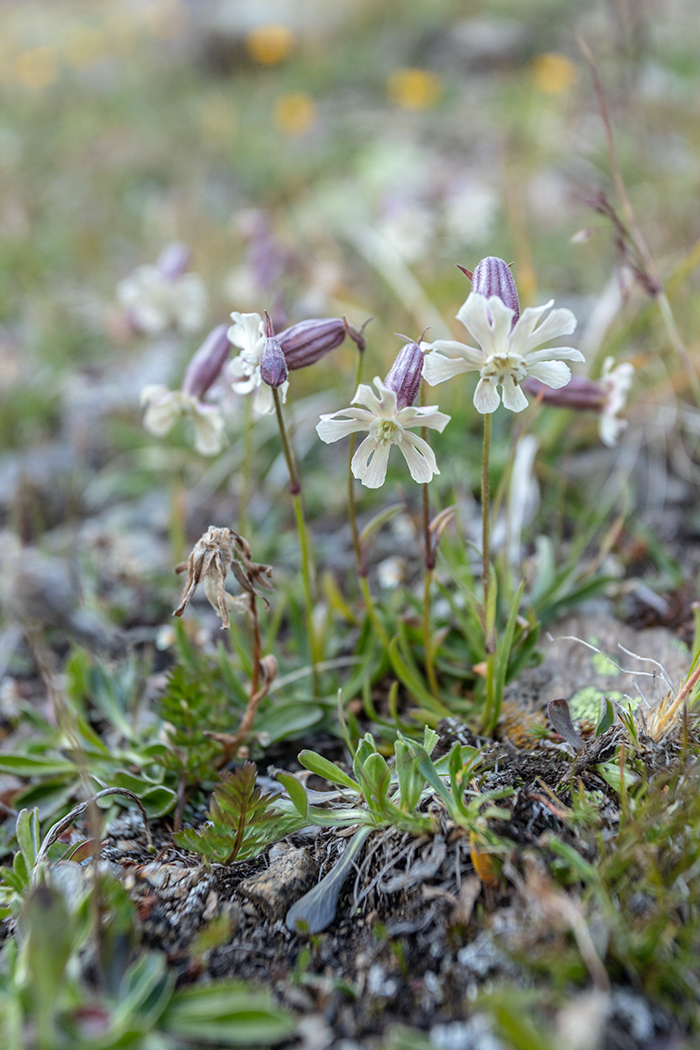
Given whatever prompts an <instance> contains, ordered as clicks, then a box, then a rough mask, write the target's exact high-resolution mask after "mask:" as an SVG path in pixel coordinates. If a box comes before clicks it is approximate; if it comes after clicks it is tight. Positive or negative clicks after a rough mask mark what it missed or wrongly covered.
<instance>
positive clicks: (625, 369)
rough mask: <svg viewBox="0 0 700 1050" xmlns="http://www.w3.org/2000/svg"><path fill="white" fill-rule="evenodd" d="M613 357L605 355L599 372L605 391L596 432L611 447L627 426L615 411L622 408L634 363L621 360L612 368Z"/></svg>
mask: <svg viewBox="0 0 700 1050" xmlns="http://www.w3.org/2000/svg"><path fill="white" fill-rule="evenodd" d="M614 364H615V359H614V358H613V357H606V358H605V361H604V362H603V371H602V372H601V374H600V380H599V382H600V385H601V386H602V388H603V390H604V392H605V403H604V405H603V411H602V412H601V414H600V421H599V423H598V433H599V434H600V440H601V441H602V442H603V444H604V445H608V446H609V447H612V446H613V445H614V444H615V443H616V442H617V439H618V437H619V436H620V432H621V431H623V430H624V429H625V427H626V426H627V420H626V419H618V418H617V413H618V412H619V411H620V409H622V408H624V406H625V402H626V401H627V395H628V393H629V390H630V387H631V385H632V376H633V374H634V365H633V364H630V362H629V361H623V362H622V363H621V364H619V365H617V366H616V367H615V368H613V365H614Z"/></svg>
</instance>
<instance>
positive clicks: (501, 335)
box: [457, 292, 515, 356]
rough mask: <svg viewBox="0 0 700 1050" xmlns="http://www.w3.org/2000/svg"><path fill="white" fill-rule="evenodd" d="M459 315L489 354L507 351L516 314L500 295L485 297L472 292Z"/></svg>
mask: <svg viewBox="0 0 700 1050" xmlns="http://www.w3.org/2000/svg"><path fill="white" fill-rule="evenodd" d="M457 317H458V318H459V320H460V321H461V322H462V324H463V325H465V326H466V327H467V328H468V329H469V331H470V332H471V333H472V335H473V336H474V337H475V338H476V341H477V342H478V344H479V346H480V347H481V349H482V350H483V351H484V353H485V354H486V355H487V356H488V355H490V354H503V353H504V352H505V350H506V347H507V344H508V338H509V336H510V329H511V325H512V323H513V318H514V317H515V314H514V312H513V311H512V310H509V309H508V307H507V306H506V304H505V303H504V302H503V300H502V299H499V298H498V296H492V297H491V298H490V299H485V298H484V296H483V295H476V294H475V293H474V292H472V294H471V295H470V296H469V298H468V299H467V301H466V302H465V303H464V304H463V305H462V306H461V307H460V309H459V311H458V313H457Z"/></svg>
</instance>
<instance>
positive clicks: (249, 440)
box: [238, 397, 253, 536]
mask: <svg viewBox="0 0 700 1050" xmlns="http://www.w3.org/2000/svg"><path fill="white" fill-rule="evenodd" d="M252 473H253V399H252V398H250V397H246V398H245V417H244V420H243V471H242V478H241V491H240V495H239V497H238V531H239V532H240V534H241V536H247V535H248V504H249V502H250V488H251V478H252Z"/></svg>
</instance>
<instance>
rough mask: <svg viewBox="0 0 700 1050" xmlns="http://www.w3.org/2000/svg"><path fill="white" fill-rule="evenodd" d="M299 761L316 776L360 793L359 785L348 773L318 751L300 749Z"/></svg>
mask: <svg viewBox="0 0 700 1050" xmlns="http://www.w3.org/2000/svg"><path fill="white" fill-rule="evenodd" d="M299 761H300V762H301V764H302V766H303V767H304V769H308V770H309V771H310V772H311V773H315V774H316V776H319V777H323V779H324V780H330V782H331V784H340V786H341V787H346V788H349V789H350V791H355V792H356V793H357V794H358V795H359V794H360V787H359V785H358V784H356V783H355V781H354V780H352V779H351V778H350V777H349V776H348V775H347V773H345V772H343V770H342V769H341V768H340V766H336V764H335V762H331V761H330V760H329V759H327V758H324V757H323V755H319V754H318V753H317V752H316V751H308V750H304V751H300V752H299Z"/></svg>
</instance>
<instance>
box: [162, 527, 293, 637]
mask: <svg viewBox="0 0 700 1050" xmlns="http://www.w3.org/2000/svg"><path fill="white" fill-rule="evenodd" d="M185 571H187V582H186V583H185V589H184V591H183V592H182V596H181V598H180V604H179V605H178V607H177V609H175V611H174V613H173V616H182V614H183V612H184V611H185V609H186V607H187V605H188V604H189V602H190V601H191V599H192V596H193V595H194V592H195V591H196V589H197V587H198V586H199V584H200V583H202V582H203V583H204V592H205V594H206V596H207V598H208V599H209V603H210V604H211V606H212V608H214V609H215V610H216V611H217V612H218V614H219V616H220V617H221V626H222V628H224V627H228V626H229V624H230V621H229V615H228V614H229V609H238V610H244V611H250V610H251V599H252V598H253V597H255V596H258V597H262V598H263V601H264V602H265V604H266V605H267V604H268V602H267V599H266V598H265V597H264V595H261V594H260V592H259V590H258V588H259V587H263V588H265V589H267V590H272V584H271V583H270V577H271V576H272V569H271V567H270V566H269V565H258V564H256V563H255V562H253V561H252V559H251V551H250V546H249V544H248V541H247V540H245V539H244V538H243V536H239V535H238V533H237V532H234V530H233V529H227V528H223V529H219V528H217V527H216V526H215V525H210V526H209V528H208V529H207V531H206V532H205V533H204V535H203V536H201V537H200V538H199V539H198V540H197V542H196V543H195V545H194V547H193V548H192V553H191V554H190V556H189V558H188V560H187V561H186V562H182V563H181V564H180V565H178V566H176V568H175V572H177V573H181V572H185ZM229 572H232V573H233V575H234V576H235V577H236V579H237V581H238V583H239V584H240V585H241V587H242V588H243V590H244V591H245V592H246V593H245V594H244V595H240V596H238V597H235V596H234V595H232V594H229V592H228V591H227V590H226V588H225V584H226V577H227V576H228V574H229Z"/></svg>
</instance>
